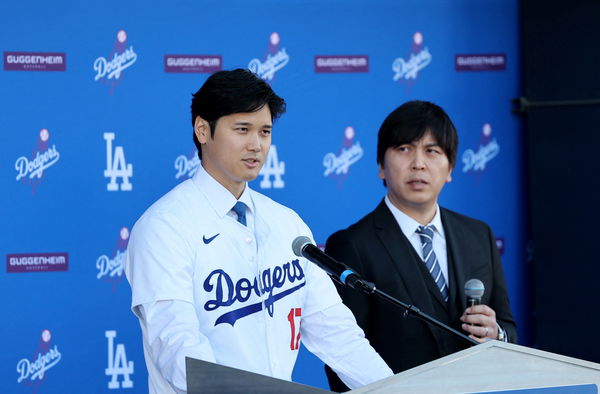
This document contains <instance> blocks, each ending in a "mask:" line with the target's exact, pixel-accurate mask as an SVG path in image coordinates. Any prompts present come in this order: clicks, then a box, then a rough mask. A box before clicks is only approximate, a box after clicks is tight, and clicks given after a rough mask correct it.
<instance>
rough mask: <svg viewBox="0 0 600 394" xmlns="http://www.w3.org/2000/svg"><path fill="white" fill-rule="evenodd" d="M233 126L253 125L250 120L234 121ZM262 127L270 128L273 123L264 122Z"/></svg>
mask: <svg viewBox="0 0 600 394" xmlns="http://www.w3.org/2000/svg"><path fill="white" fill-rule="evenodd" d="M234 126H253V123H251V122H235V123H234ZM262 127H263V128H267V129H272V128H273V125H270V124H265V125H263V126H262Z"/></svg>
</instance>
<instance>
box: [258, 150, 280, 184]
mask: <svg viewBox="0 0 600 394" xmlns="http://www.w3.org/2000/svg"><path fill="white" fill-rule="evenodd" d="M284 174H285V163H284V162H283V161H281V160H279V155H278V154H277V147H276V146H275V145H271V149H269V153H268V154H267V159H266V160H265V164H264V165H263V167H262V168H261V169H260V172H259V173H258V176H262V180H261V181H260V187H261V188H262V189H270V188H273V189H283V187H284V186H285V182H284V181H283V179H281V177H282V176H283V175H284ZM271 177H273V180H272V181H271Z"/></svg>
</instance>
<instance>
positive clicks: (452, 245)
mask: <svg viewBox="0 0 600 394" xmlns="http://www.w3.org/2000/svg"><path fill="white" fill-rule="evenodd" d="M440 209H441V215H442V225H443V226H444V235H445V237H446V250H447V253H448V272H449V273H450V276H451V279H452V280H451V283H450V297H451V298H450V299H451V300H457V299H458V304H457V305H460V310H459V311H458V313H459V315H461V314H462V312H463V311H464V310H465V309H466V308H467V300H466V298H465V296H464V291H463V290H462V289H463V286H464V284H465V282H466V281H467V280H468V279H469V278H466V274H465V267H466V265H467V263H468V256H469V253H468V250H466V249H467V247H468V245H467V243H466V242H460V240H461V239H464V237H462V236H461V234H460V229H459V227H458V226H457V225H456V223H455V222H454V220H453V219H452V216H450V215H448V213H447V212H446V210H445V209H443V208H440ZM452 273H454V278H452V276H453V275H452Z"/></svg>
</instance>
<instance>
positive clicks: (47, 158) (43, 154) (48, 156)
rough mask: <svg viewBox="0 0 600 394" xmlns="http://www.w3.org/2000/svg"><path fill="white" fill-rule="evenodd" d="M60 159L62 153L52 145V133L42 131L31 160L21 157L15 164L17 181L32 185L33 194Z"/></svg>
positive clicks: (45, 130)
mask: <svg viewBox="0 0 600 394" xmlns="http://www.w3.org/2000/svg"><path fill="white" fill-rule="evenodd" d="M59 159H60V152H59V151H58V149H56V145H55V144H52V145H50V132H49V131H48V129H42V130H40V135H39V138H38V140H37V143H36V147H35V149H34V150H33V153H32V154H31V156H30V158H27V157H26V156H20V157H19V158H17V160H16V162H15V170H17V177H16V180H17V181H21V182H28V183H30V184H31V185H32V189H31V192H32V193H33V194H35V189H36V187H37V186H39V185H40V184H41V182H42V178H43V177H44V174H45V171H46V170H47V169H48V168H50V167H52V166H53V165H55V164H56V163H57V162H58V160H59Z"/></svg>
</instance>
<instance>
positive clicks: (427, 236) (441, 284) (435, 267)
mask: <svg viewBox="0 0 600 394" xmlns="http://www.w3.org/2000/svg"><path fill="white" fill-rule="evenodd" d="M432 227H433V226H427V227H423V226H419V228H418V229H417V231H416V233H417V234H419V237H420V238H421V243H422V244H423V261H424V262H425V266H426V267H427V270H428V271H429V273H430V274H431V276H432V277H433V280H434V281H435V284H436V285H437V287H438V288H439V289H440V293H442V298H443V299H444V301H446V302H448V286H446V280H445V279H444V275H442V268H441V267H440V263H438V259H437V257H436V255H435V252H434V251H433V228H432Z"/></svg>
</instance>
